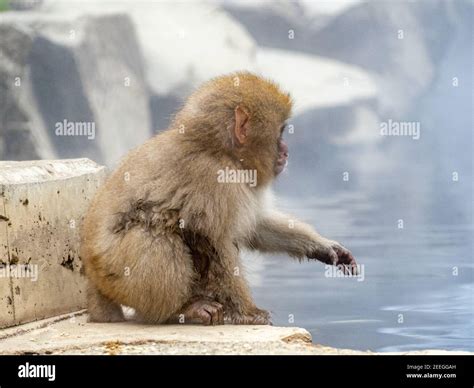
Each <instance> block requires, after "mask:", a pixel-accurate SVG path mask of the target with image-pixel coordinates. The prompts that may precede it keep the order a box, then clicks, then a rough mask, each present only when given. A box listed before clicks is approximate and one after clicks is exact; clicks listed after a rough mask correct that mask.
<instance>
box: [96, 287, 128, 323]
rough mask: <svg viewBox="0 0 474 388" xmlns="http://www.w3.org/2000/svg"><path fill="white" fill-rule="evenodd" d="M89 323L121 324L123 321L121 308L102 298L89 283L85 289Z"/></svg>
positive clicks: (104, 297)
mask: <svg viewBox="0 0 474 388" xmlns="http://www.w3.org/2000/svg"><path fill="white" fill-rule="evenodd" d="M87 304H88V306H87V309H88V312H89V322H122V321H124V320H125V317H124V316H123V311H122V307H121V306H120V305H119V304H118V303H115V302H113V301H112V300H110V299H109V298H107V297H106V296H104V295H103V294H102V293H101V292H100V291H99V290H98V289H97V288H96V287H95V286H94V285H92V284H91V283H90V282H89V285H88V288H87Z"/></svg>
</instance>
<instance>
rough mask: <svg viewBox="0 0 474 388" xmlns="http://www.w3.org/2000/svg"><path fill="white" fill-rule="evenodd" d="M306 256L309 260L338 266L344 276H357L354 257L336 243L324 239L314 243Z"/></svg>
mask: <svg viewBox="0 0 474 388" xmlns="http://www.w3.org/2000/svg"><path fill="white" fill-rule="evenodd" d="M307 256H308V258H309V259H316V260H319V261H321V262H323V263H325V264H329V265H335V266H338V267H339V268H341V269H342V271H343V272H344V273H345V274H352V275H357V263H356V261H355V259H354V256H353V255H352V253H351V252H350V251H349V250H348V249H347V248H344V247H343V246H342V245H341V244H339V243H338V242H337V241H333V240H328V239H326V238H322V239H320V240H318V241H315V243H314V244H313V246H312V247H311V250H310V251H309V252H308V254H307Z"/></svg>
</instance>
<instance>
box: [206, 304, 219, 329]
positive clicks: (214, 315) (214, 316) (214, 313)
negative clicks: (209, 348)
mask: <svg viewBox="0 0 474 388" xmlns="http://www.w3.org/2000/svg"><path fill="white" fill-rule="evenodd" d="M204 309H205V310H206V311H207V312H208V313H209V315H210V317H211V322H210V324H211V325H218V324H219V311H218V309H217V308H216V307H214V306H213V305H211V304H209V305H207V306H206V307H204Z"/></svg>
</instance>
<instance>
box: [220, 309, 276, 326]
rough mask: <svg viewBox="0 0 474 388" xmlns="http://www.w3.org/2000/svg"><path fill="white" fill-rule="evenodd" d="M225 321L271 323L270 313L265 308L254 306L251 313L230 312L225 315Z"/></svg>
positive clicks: (250, 323) (240, 323) (239, 323)
mask: <svg viewBox="0 0 474 388" xmlns="http://www.w3.org/2000/svg"><path fill="white" fill-rule="evenodd" d="M225 322H226V323H230V324H233V325H271V324H272V321H271V316H270V313H269V312H268V311H266V310H262V309H259V308H255V311H254V312H252V313H251V314H241V313H230V314H228V315H226V317H225Z"/></svg>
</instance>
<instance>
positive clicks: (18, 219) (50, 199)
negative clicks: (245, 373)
mask: <svg viewBox="0 0 474 388" xmlns="http://www.w3.org/2000/svg"><path fill="white" fill-rule="evenodd" d="M105 174H106V171H105V168H104V167H102V166H99V165H97V164H96V163H94V162H92V161H90V160H88V159H70V160H55V161H48V160H43V161H31V162H0V201H1V202H0V327H6V326H12V325H18V324H20V323H24V322H29V321H33V320H37V319H42V318H45V317H51V316H54V315H58V314H62V313H65V312H69V311H76V310H78V309H81V308H84V306H85V278H84V276H83V275H82V263H81V258H80V257H79V226H80V223H81V220H82V216H83V214H84V212H85V210H86V207H87V205H88V203H89V200H90V199H91V198H92V196H93V194H94V193H95V191H96V189H97V188H98V186H99V185H100V184H101V183H102V182H103V180H104V178H105Z"/></svg>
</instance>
